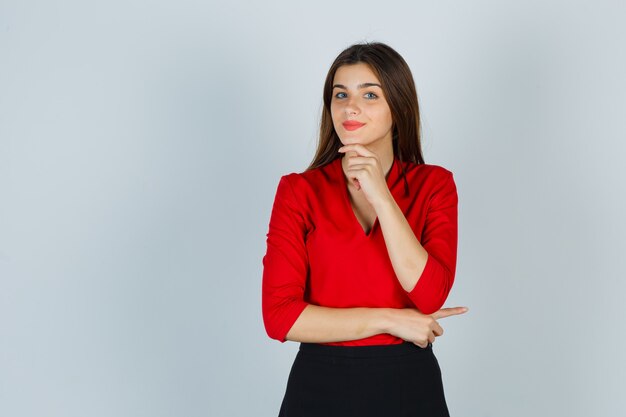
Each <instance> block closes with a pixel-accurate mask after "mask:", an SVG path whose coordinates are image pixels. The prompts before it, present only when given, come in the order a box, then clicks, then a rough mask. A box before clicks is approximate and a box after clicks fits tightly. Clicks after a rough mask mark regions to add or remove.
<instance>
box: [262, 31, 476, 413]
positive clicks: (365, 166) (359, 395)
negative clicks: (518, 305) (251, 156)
mask: <svg viewBox="0 0 626 417" xmlns="http://www.w3.org/2000/svg"><path fill="white" fill-rule="evenodd" d="M457 203H458V197H457V191H456V185H455V183H454V179H453V175H452V172H450V171H448V170H446V169H445V168H443V167H441V166H437V165H428V164H426V163H425V162H424V159H423V157H422V151H421V144H420V117H419V108H418V101H417V94H416V90H415V84H414V82H413V77H412V75H411V71H410V70H409V67H408V65H407V64H406V62H405V61H404V59H403V58H402V57H401V56H400V55H399V54H398V53H397V52H396V51H395V50H393V49H392V48H390V47H389V46H387V45H385V44H382V43H364V44H356V45H352V46H350V47H349V48H347V49H346V50H344V51H343V52H341V53H340V54H339V56H338V57H337V58H336V59H335V61H334V62H333V64H332V66H331V67H330V70H329V71H328V75H327V77H326V82H325V84H324V109H323V113H322V120H321V126H320V138H319V144H318V148H317V152H316V155H315V157H314V158H313V161H312V163H311V164H310V166H309V167H308V168H307V169H306V170H305V171H304V172H301V173H290V174H287V175H284V176H282V177H281V178H280V181H279V183H278V187H277V191H276V197H275V200H274V205H273V208H272V213H271V217H270V222H269V231H268V233H267V252H266V254H265V256H264V257H263V285H262V287H263V288H262V289H263V294H262V310H263V320H264V324H265V328H266V331H267V333H268V335H269V337H271V338H273V339H276V340H279V341H280V342H285V341H286V340H291V341H297V342H300V348H299V351H298V354H297V355H296V358H295V361H294V363H293V366H292V368H291V372H290V374H289V379H288V382H287V389H286V392H285V396H284V399H283V402H282V406H281V409H280V414H279V417H296V416H297V417H308V416H316V417H333V416H341V417H349V416H359V417H363V416H377V417H380V416H394V417H397V416H432V417H434V416H448V415H449V414H448V408H447V405H446V401H445V396H444V391H443V384H442V378H441V371H440V368H439V364H438V362H437V359H436V357H435V355H434V353H433V348H432V344H433V342H434V341H435V338H436V337H437V336H441V335H442V334H443V329H442V328H441V326H440V325H439V323H438V322H437V320H438V319H440V318H443V317H447V316H450V315H454V314H461V313H464V312H465V311H467V308H464V307H456V308H444V309H441V306H442V305H443V303H444V302H445V300H446V298H447V296H448V293H449V292H450V289H451V287H452V283H453V281H454V275H455V270H456V258H457V205H458V204H457Z"/></svg>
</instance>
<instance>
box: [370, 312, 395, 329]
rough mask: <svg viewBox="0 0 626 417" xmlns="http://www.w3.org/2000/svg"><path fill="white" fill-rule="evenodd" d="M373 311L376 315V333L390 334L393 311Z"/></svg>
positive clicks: (392, 325)
mask: <svg viewBox="0 0 626 417" xmlns="http://www.w3.org/2000/svg"><path fill="white" fill-rule="evenodd" d="M374 311H375V313H376V320H375V327H376V329H377V331H379V332H380V333H391V330H392V328H393V327H394V323H395V321H394V317H395V309H394V308H376V309H374Z"/></svg>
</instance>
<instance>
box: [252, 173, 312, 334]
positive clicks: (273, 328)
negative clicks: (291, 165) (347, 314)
mask: <svg viewBox="0 0 626 417" xmlns="http://www.w3.org/2000/svg"><path fill="white" fill-rule="evenodd" d="M305 235H306V225H305V222H304V217H303V215H302V212H301V211H300V209H299V207H298V204H297V201H296V198H295V195H294V192H293V189H292V187H291V184H290V182H289V179H288V176H287V175H284V176H282V177H281V179H280V181H279V183H278V187H277V190H276V196H275V198H274V205H273V207H272V213H271V216H270V222H269V231H268V233H267V251H266V253H265V256H264V257H263V284H262V303H261V304H262V311H263V322H264V325H265V330H266V332H267V334H268V336H269V337H270V338H272V339H276V340H278V341H280V342H281V343H284V342H285V341H286V338H285V337H286V335H287V333H288V332H289V330H290V329H291V327H292V326H293V324H294V322H295V321H296V319H297V318H298V316H299V315H300V313H302V310H304V308H305V307H306V306H307V305H308V304H307V303H306V302H305V301H304V300H303V296H304V291H305V287H306V280H307V274H308V269H309V264H308V256H307V252H306V247H305Z"/></svg>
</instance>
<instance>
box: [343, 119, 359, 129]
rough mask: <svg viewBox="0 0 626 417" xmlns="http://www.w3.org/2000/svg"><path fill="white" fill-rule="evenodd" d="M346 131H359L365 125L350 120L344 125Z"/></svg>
mask: <svg viewBox="0 0 626 417" xmlns="http://www.w3.org/2000/svg"><path fill="white" fill-rule="evenodd" d="M342 124H343V127H344V129H346V130H357V129H358V128H360V127H361V126H364V125H365V123H360V122H355V121H354V120H348V121H345V122H343V123H342Z"/></svg>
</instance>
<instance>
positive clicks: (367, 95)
mask: <svg viewBox="0 0 626 417" xmlns="http://www.w3.org/2000/svg"><path fill="white" fill-rule="evenodd" d="M365 98H378V96H377V95H376V94H374V93H365Z"/></svg>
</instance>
